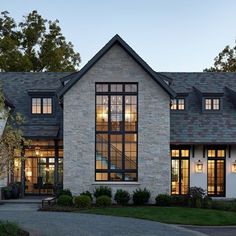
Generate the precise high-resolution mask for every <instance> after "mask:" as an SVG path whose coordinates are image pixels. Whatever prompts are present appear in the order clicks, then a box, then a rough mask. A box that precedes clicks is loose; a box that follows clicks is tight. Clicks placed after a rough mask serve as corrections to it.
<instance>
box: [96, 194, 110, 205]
mask: <svg viewBox="0 0 236 236" xmlns="http://www.w3.org/2000/svg"><path fill="white" fill-rule="evenodd" d="M96 206H98V207H109V206H111V197H108V196H107V195H103V196H99V197H97V198H96Z"/></svg>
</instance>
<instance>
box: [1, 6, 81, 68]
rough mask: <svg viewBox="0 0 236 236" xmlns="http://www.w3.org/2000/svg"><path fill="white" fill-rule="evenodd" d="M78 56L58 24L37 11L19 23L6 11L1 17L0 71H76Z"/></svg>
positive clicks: (78, 61)
mask: <svg viewBox="0 0 236 236" xmlns="http://www.w3.org/2000/svg"><path fill="white" fill-rule="evenodd" d="M79 63H80V54H79V53H76V52H75V51H74V46H73V44H72V43H71V42H67V41H66V38H65V37H64V36H63V34H62V32H61V28H60V26H59V21H58V20H55V21H50V20H46V19H44V18H43V17H42V16H41V15H39V14H38V12H37V11H35V10H34V11H32V12H31V13H29V14H28V15H27V16H24V17H23V21H22V22H19V23H18V24H17V23H16V22H15V20H14V19H13V18H12V17H10V16H9V12H7V11H4V12H1V15H0V71H32V72H40V71H75V70H77V69H78V66H79Z"/></svg>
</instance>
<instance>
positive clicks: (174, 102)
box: [170, 98, 185, 110]
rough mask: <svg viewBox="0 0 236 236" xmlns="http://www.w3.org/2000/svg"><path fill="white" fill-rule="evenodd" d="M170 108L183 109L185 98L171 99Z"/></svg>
mask: <svg viewBox="0 0 236 236" xmlns="http://www.w3.org/2000/svg"><path fill="white" fill-rule="evenodd" d="M170 109H171V110H185V98H175V99H171V104H170Z"/></svg>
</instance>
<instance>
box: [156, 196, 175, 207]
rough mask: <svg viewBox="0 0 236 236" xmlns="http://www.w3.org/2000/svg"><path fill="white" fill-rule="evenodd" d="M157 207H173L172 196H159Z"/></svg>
mask: <svg viewBox="0 0 236 236" xmlns="http://www.w3.org/2000/svg"><path fill="white" fill-rule="evenodd" d="M156 205H157V206H170V205H171V196H170V195H168V194H159V195H157V197H156Z"/></svg>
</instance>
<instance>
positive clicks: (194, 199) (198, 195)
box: [188, 187, 206, 208]
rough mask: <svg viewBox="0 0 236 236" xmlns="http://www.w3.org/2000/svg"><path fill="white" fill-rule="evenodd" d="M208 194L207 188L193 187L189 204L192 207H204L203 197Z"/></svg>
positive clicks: (189, 195) (190, 190) (190, 191)
mask: <svg viewBox="0 0 236 236" xmlns="http://www.w3.org/2000/svg"><path fill="white" fill-rule="evenodd" d="M205 196H206V192H205V190H203V189H202V188H198V187H192V188H190V189H189V194H188V197H189V206H190V207H197V208H200V207H202V202H203V198H204V197H205Z"/></svg>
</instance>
